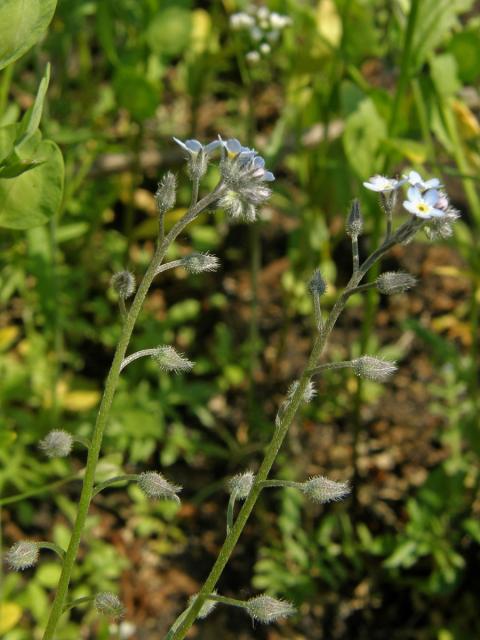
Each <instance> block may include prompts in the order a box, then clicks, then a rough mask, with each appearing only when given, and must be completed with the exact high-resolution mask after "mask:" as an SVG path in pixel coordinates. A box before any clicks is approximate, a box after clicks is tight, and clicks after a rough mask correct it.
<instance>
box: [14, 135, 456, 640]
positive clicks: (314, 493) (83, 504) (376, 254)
mask: <svg viewBox="0 0 480 640" xmlns="http://www.w3.org/2000/svg"><path fill="white" fill-rule="evenodd" d="M175 142H176V143H177V144H178V145H180V147H181V148H182V149H183V150H184V152H185V158H186V163H187V173H188V175H189V178H190V180H191V182H192V196H191V202H190V205H189V207H188V209H187V211H186V213H185V214H184V216H183V217H182V218H181V219H180V220H179V221H177V222H176V223H175V224H174V225H173V227H172V228H171V229H170V231H169V232H168V234H165V229H164V218H165V216H166V215H168V212H169V211H170V210H171V209H172V207H173V206H174V203H175V200H176V184H177V183H176V177H175V176H174V175H173V174H171V173H169V172H168V173H166V174H165V176H164V177H163V178H162V179H161V180H160V182H159V185H158V189H157V192H156V194H155V200H156V203H157V210H158V238H157V244H156V248H155V251H154V253H153V256H152V259H151V262H150V264H149V266H148V268H147V270H146V272H145V274H144V276H143V278H141V279H140V281H139V284H138V287H137V285H136V278H135V276H134V275H133V274H131V273H130V272H129V271H122V272H119V273H117V274H114V275H113V277H112V280H111V284H112V287H113V288H114V290H115V291H116V293H117V295H118V299H119V307H120V319H121V322H122V330H121V335H120V338H119V341H118V344H117V347H116V350H115V354H114V357H113V361H112V365H111V367H110V370H109V373H108V376H107V379H106V383H105V390H104V394H103V397H102V401H101V404H100V408H99V412H98V416H97V420H96V424H95V427H94V429H93V432H92V435H91V438H90V439H89V440H88V441H87V440H84V439H82V438H77V437H75V435H74V434H69V433H67V432H65V431H62V430H56V431H52V432H51V433H50V434H48V435H47V436H46V437H45V438H44V439H43V440H42V441H41V442H40V445H39V446H40V449H41V451H42V452H43V453H44V454H46V455H47V456H49V457H54V456H66V455H69V453H70V452H71V450H72V447H73V446H74V445H75V444H76V443H77V442H78V443H79V444H81V445H82V446H83V447H86V448H87V450H88V457H87V463H86V467H85V473H84V475H83V483H82V490H81V495H80V498H79V501H78V508H77V513H76V516H75V520H74V524H73V528H72V532H71V537H70V541H69V544H68V547H67V548H66V549H62V548H60V547H59V546H58V545H56V544H54V543H50V542H38V541H28V540H25V541H18V542H17V543H15V544H14V545H13V547H12V548H11V549H10V551H9V552H8V553H7V557H6V560H7V563H8V564H9V566H10V567H11V568H12V569H14V570H24V569H27V568H29V567H31V566H33V565H35V564H36V563H37V561H38V558H39V551H40V550H41V549H49V550H51V551H54V552H55V553H56V554H57V556H58V558H59V562H60V563H61V574H60V579H59V582H58V585H57V589H56V594H55V597H54V600H53V604H52V608H51V611H50V614H49V619H48V622H47V626H46V629H45V633H44V636H43V639H44V640H53V639H54V638H55V637H56V634H57V630H58V627H59V624H60V620H61V617H62V615H63V614H64V613H66V612H67V611H69V610H70V609H72V608H73V607H76V606H77V605H80V604H85V602H90V601H91V602H92V603H93V605H94V607H95V608H96V610H97V611H98V612H99V613H101V614H103V615H107V616H109V617H111V618H118V617H121V616H123V615H124V607H123V604H122V603H121V601H120V599H119V597H118V596H117V595H116V594H113V593H110V592H101V593H98V594H96V595H95V596H92V597H83V598H78V599H76V600H75V599H74V600H69V599H68V593H69V586H70V580H71V576H72V571H73V568H74V565H75V563H76V562H78V560H77V554H78V549H79V545H80V542H81V540H82V536H83V532H84V528H85V522H86V518H87V515H88V513H89V509H90V505H91V502H92V500H93V499H94V498H95V496H97V495H98V494H99V493H100V492H101V491H102V490H104V489H105V488H106V487H111V486H112V485H115V484H117V483H119V482H122V483H125V482H134V483H137V484H138V486H139V487H140V489H141V490H142V491H143V492H144V493H145V495H147V496H148V497H149V498H151V499H160V500H170V501H173V502H176V503H179V502H180V497H179V494H180V492H181V491H182V487H180V486H177V485H175V484H173V483H172V482H171V481H170V480H169V479H168V478H166V477H165V476H164V475H163V474H162V473H161V472H160V471H157V470H144V471H142V472H141V473H138V474H124V475H119V476H115V477H113V478H110V479H108V480H106V481H104V482H101V483H98V482H97V480H96V469H97V464H98V461H99V458H100V455H101V450H102V441H103V436H104V433H105V430H106V429H107V428H108V422H109V417H110V411H111V406H112V401H113V397H114V394H115V390H116V387H117V384H118V381H119V377H120V375H121V374H122V372H123V371H124V369H125V368H126V367H127V366H141V364H139V363H138V362H137V361H138V360H141V359H142V358H144V357H153V358H154V360H155V362H156V363H157V364H158V367H159V369H160V370H161V371H162V373H163V375H174V374H176V373H179V372H183V373H184V374H186V373H188V372H189V371H190V370H191V369H192V368H193V367H194V366H195V364H194V363H193V362H192V361H191V360H190V359H189V358H188V354H181V353H178V352H177V350H176V349H175V348H174V346H173V345H157V346H155V345H152V347H151V348H148V349H144V350H142V351H137V352H134V353H130V354H128V355H127V351H128V347H129V344H130V339H131V335H132V332H133V329H134V327H135V323H136V321H137V318H138V315H139V313H140V310H141V308H142V306H143V303H144V301H145V298H146V296H147V294H148V291H149V288H150V286H151V284H152V282H153V280H154V279H155V278H156V277H159V276H160V275H161V274H162V273H163V272H164V271H167V270H169V269H174V268H185V269H186V270H187V271H188V272H190V273H201V272H203V271H214V270H216V269H217V268H219V266H220V265H219V261H218V259H217V258H216V257H215V256H212V255H211V254H202V253H191V254H190V255H189V256H186V257H184V258H181V259H179V260H173V261H171V262H165V257H166V254H167V250H168V248H169V247H170V245H171V244H172V243H173V242H174V241H175V240H176V238H177V237H178V236H179V234H180V233H181V232H182V231H183V230H184V229H185V228H186V227H187V225H188V224H190V223H191V222H193V221H194V220H195V219H196V218H197V217H198V216H199V215H200V214H201V213H203V212H208V211H211V210H212V209H218V208H220V209H224V210H225V212H226V213H227V215H229V216H230V217H231V218H232V219H236V220H237V219H241V220H245V221H247V222H253V221H254V220H255V219H256V216H257V212H258V208H259V207H260V206H261V205H262V204H263V203H264V202H265V201H266V200H267V199H268V198H269V197H270V195H271V189H270V187H269V186H268V185H269V184H271V183H272V182H273V181H274V176H273V173H271V171H269V170H268V169H267V168H266V167H265V161H264V159H263V158H262V157H261V156H260V155H259V154H257V153H256V151H255V150H254V149H251V148H248V147H245V146H243V145H242V144H241V143H240V141H239V140H236V139H234V138H231V139H228V140H225V141H224V140H222V139H221V138H219V139H218V140H214V141H212V142H210V143H208V144H206V145H203V144H202V143H201V142H199V141H198V140H186V141H181V140H178V139H176V138H175ZM217 151H219V152H220V153H219V157H218V156H217V158H218V159H217V161H216V162H215V161H214V160H213V158H214V157H216V156H215V154H216V152H217ZM210 162H215V164H216V166H217V169H218V181H217V184H216V186H215V188H214V189H213V190H212V191H211V192H210V193H207V194H205V195H203V196H202V197H201V198H199V189H200V183H201V179H202V177H203V176H204V175H205V173H206V171H207V169H208V165H209V163H210ZM364 185H365V187H366V188H367V189H368V190H370V191H375V192H377V193H379V196H380V204H381V206H382V208H383V209H384V211H385V214H386V233H385V238H384V240H383V241H382V242H381V243H380V244H379V246H377V247H374V248H373V251H372V252H371V253H370V255H368V256H367V257H363V256H360V251H359V244H358V240H359V237H360V236H361V235H362V234H363V232H364V221H363V216H362V213H361V209H360V204H359V202H358V201H357V200H355V201H354V202H353V204H352V207H351V210H350V212H349V214H348V216H347V219H346V232H347V235H348V236H349V237H350V240H351V247H352V275H351V277H350V280H349V281H348V283H347V285H346V286H345V288H344V289H343V291H342V292H340V294H339V295H338V298H337V300H336V302H335V304H334V305H333V307H332V308H331V310H330V311H329V312H326V310H325V309H323V307H322V305H321V298H322V296H323V295H324V294H325V291H326V288H327V284H326V282H325V279H324V277H323V275H322V273H321V270H320V269H316V270H315V271H314V273H313V275H312V277H311V279H310V281H309V283H306V287H308V289H309V291H310V294H311V297H312V314H313V327H314V330H313V335H312V348H311V352H310V355H309V357H308V359H307V362H306V363H305V366H304V368H303V371H302V372H301V374H300V376H299V377H298V379H297V380H295V381H293V382H292V384H291V385H290V387H289V388H288V389H287V390H286V392H285V399H284V400H283V402H282V403H281V404H280V406H279V407H278V411H277V415H276V418H275V421H274V422H273V424H272V425H271V438H270V442H269V444H268V445H267V447H266V449H265V452H264V456H263V459H262V461H261V464H260V465H259V466H258V468H257V469H256V470H253V469H247V470H239V472H238V473H237V474H236V475H235V476H234V477H233V478H231V479H230V481H229V482H228V483H227V490H228V493H229V494H230V495H229V500H228V504H227V509H226V535H225V539H224V542H223V545H222V547H221V549H220V551H219V554H218V557H217V558H216V560H215V562H214V564H213V567H212V569H211V571H210V573H209V575H208V576H207V577H206V579H205V582H204V583H203V585H202V587H201V589H200V590H199V592H198V593H197V594H196V595H195V596H193V597H192V598H190V600H189V601H188V602H187V603H186V607H185V610H184V611H183V612H182V613H181V614H180V615H179V616H178V618H177V619H176V620H175V621H174V622H173V624H172V626H171V628H170V630H169V632H168V634H167V636H166V640H182V639H183V638H184V637H185V636H186V634H187V633H188V631H189V629H190V628H191V626H192V625H193V624H194V622H195V620H197V619H202V618H204V617H206V616H207V615H212V613H213V612H214V611H215V610H216V608H217V607H218V605H224V606H233V607H239V608H242V609H243V610H244V611H245V613H246V614H247V615H249V616H250V617H251V618H252V620H254V621H258V622H261V623H265V624H268V623H272V622H275V621H277V620H280V619H282V618H284V617H286V616H290V615H292V614H293V613H294V612H295V606H294V605H293V604H292V603H289V602H285V601H284V600H281V599H276V598H272V597H271V596H269V595H266V594H260V595H256V596H252V597H251V598H249V599H247V600H241V599H237V598H231V597H227V596H223V595H221V594H219V593H218V592H217V584H218V581H219V579H220V577H221V575H222V573H223V570H224V569H225V566H226V565H227V563H228V561H229V559H230V557H231V555H232V553H233V551H234V549H235V547H236V544H237V542H238V540H239V538H240V536H241V534H242V531H243V529H244V527H245V525H246V523H247V521H248V519H249V517H250V515H251V513H252V511H253V509H254V507H255V504H256V502H257V500H258V498H259V496H260V494H261V492H262V491H264V490H266V489H282V488H284V487H290V488H294V489H296V490H298V491H299V492H300V493H301V494H303V495H304V496H305V497H306V498H307V499H308V500H310V501H312V502H316V503H321V504H327V503H329V502H332V501H336V500H340V499H343V498H345V497H347V496H348V494H349V491H350V486H349V484H348V482H347V481H346V480H344V481H335V480H332V479H329V478H326V477H324V476H322V475H318V476H314V477H312V478H303V479H300V481H298V482H297V481H286V480H281V479H275V478H272V477H271V470H272V467H273V466H274V464H275V461H276V458H277V455H278V453H279V450H280V448H281V446H282V444H283V442H284V440H285V438H286V437H287V434H288V432H289V428H290V426H291V425H292V422H293V421H294V419H295V418H296V416H297V414H298V412H299V410H300V409H301V407H302V406H303V405H304V404H305V403H308V402H315V401H317V396H316V389H315V379H316V377H317V376H319V375H328V371H329V370H332V369H350V370H351V371H352V372H353V373H354V374H355V375H357V376H359V377H361V378H365V379H368V380H372V381H374V382H384V381H386V380H388V379H389V377H390V376H391V375H393V374H394V373H395V371H396V369H397V365H396V363H395V362H391V361H388V360H383V359H381V358H378V357H377V356H375V354H363V355H361V356H359V357H357V358H354V359H352V360H346V361H334V362H326V361H324V355H323V354H324V351H325V346H326V344H327V341H328V339H329V337H330V335H331V333H332V330H333V329H334V327H335V325H336V322H337V320H338V318H339V316H340V314H341V313H342V312H343V310H344V308H345V305H346V303H347V301H348V299H349V298H350V296H352V295H353V294H355V293H361V292H363V291H365V290H368V289H371V288H375V289H376V290H377V291H378V292H379V293H381V294H383V295H395V294H398V293H402V292H405V291H407V290H408V289H410V288H411V287H412V286H414V285H415V283H416V280H415V278H413V276H411V275H410V274H408V273H405V272H395V271H393V272H392V271H388V272H385V273H382V274H380V275H379V276H378V277H377V278H376V279H375V280H374V281H373V282H369V283H362V281H363V280H364V278H365V276H366V275H367V274H368V272H369V271H370V269H371V268H372V267H373V266H374V265H375V264H376V263H378V262H379V261H380V260H381V258H382V257H383V256H384V255H385V254H386V253H387V252H388V251H389V250H390V249H391V248H392V247H394V246H395V245H397V244H399V243H400V244H404V243H407V242H409V241H410V240H411V239H412V238H413V237H414V236H415V235H416V233H417V232H418V231H420V230H421V229H424V230H425V231H426V232H427V235H429V237H432V238H434V237H439V236H441V237H445V236H446V235H448V234H449V233H451V227H452V224H453V223H454V222H455V220H456V219H457V218H458V215H459V214H458V212H457V211H456V210H455V209H454V208H453V207H452V206H451V205H450V203H449V200H448V196H447V195H446V193H445V192H443V191H439V190H438V188H439V187H440V186H441V185H440V181H439V180H438V179H437V178H433V179H431V180H426V181H424V180H423V179H422V178H421V176H420V175H419V174H418V173H416V172H414V171H411V172H410V173H408V174H407V175H406V176H405V177H404V178H403V179H402V180H397V179H395V178H389V177H385V176H373V177H372V178H370V179H369V180H368V181H366V182H364ZM403 186H406V187H407V188H408V191H407V199H406V200H404V201H403V208H404V210H405V211H406V212H408V217H407V218H406V220H404V221H403V222H402V223H401V224H399V225H394V224H393V223H394V213H396V210H395V207H396V201H397V197H396V196H397V194H398V193H399V191H400V190H401V189H402V187H403ZM399 213H400V212H399ZM130 300H131V302H129V301H130ZM134 363H135V364H134ZM193 489H194V487H185V492H186V493H188V492H189V491H190V490H193ZM239 503H241V506H239ZM295 604H297V603H295ZM298 604H300V603H298Z"/></svg>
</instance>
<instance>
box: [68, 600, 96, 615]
mask: <svg viewBox="0 0 480 640" xmlns="http://www.w3.org/2000/svg"><path fill="white" fill-rule="evenodd" d="M94 600H95V596H83V598H75V600H70V602H67V603H66V604H65V605H64V607H63V611H62V613H65V612H66V611H68V610H69V609H73V607H77V606H78V605H79V604H86V603H87V602H93V601H94Z"/></svg>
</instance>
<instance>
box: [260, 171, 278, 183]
mask: <svg viewBox="0 0 480 640" xmlns="http://www.w3.org/2000/svg"><path fill="white" fill-rule="evenodd" d="M262 180H265V182H273V181H274V180H275V176H274V175H273V173H272V172H271V171H265V173H264V174H263V178H262Z"/></svg>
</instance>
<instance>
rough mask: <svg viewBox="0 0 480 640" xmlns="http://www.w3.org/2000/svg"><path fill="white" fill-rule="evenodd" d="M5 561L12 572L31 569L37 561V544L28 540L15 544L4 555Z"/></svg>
mask: <svg viewBox="0 0 480 640" xmlns="http://www.w3.org/2000/svg"><path fill="white" fill-rule="evenodd" d="M5 561H6V563H7V564H8V566H9V567H10V569H13V570H14V571H23V570H24V569H28V568H29V567H33V566H34V565H35V564H37V561H38V544H37V543H36V542H31V541H29V540H21V541H20V542H16V543H15V544H14V545H13V546H12V547H11V548H10V550H9V551H7V553H6V554H5Z"/></svg>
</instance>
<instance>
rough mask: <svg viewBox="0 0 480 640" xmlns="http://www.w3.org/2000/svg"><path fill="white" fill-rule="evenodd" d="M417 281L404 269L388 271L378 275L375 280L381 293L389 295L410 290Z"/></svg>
mask: <svg viewBox="0 0 480 640" xmlns="http://www.w3.org/2000/svg"><path fill="white" fill-rule="evenodd" d="M416 283H417V280H416V278H414V277H413V276H411V275H410V274H409V273H405V272H403V271H387V272H385V273H382V274H381V275H380V276H378V278H377V279H376V281H375V284H376V285H377V289H378V290H379V291H380V293H385V294H387V295H392V294H394V293H402V292H403V291H408V289H411V288H412V287H414V286H415V285H416Z"/></svg>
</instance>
